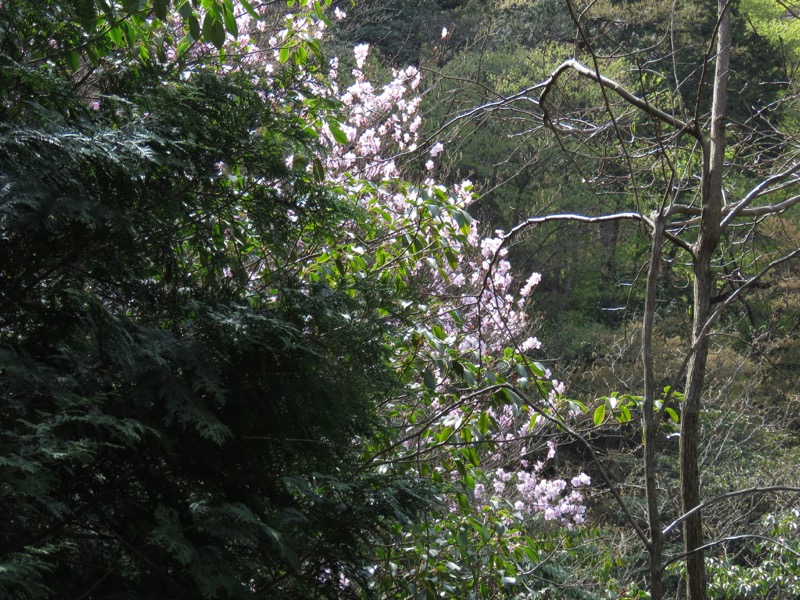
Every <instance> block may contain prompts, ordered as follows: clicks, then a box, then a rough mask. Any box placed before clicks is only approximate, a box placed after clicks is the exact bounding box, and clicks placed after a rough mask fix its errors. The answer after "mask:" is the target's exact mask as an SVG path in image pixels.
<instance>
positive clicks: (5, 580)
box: [0, 0, 420, 598]
mask: <svg viewBox="0 0 800 600" xmlns="http://www.w3.org/2000/svg"><path fill="white" fill-rule="evenodd" d="M9 4H11V6H9ZM78 4H80V3H78ZM83 4H86V5H88V6H89V8H90V9H91V4H92V3H88V2H85V3H83ZM64 6H69V3H66V2H65V3H44V2H42V3H40V2H38V1H37V2H34V1H33V0H31V1H30V2H15V3H0V48H1V49H2V53H1V54H0V61H1V62H0V95H1V96H0V515H2V516H0V596H2V597H8V598H50V597H53V598H55V597H57V598H199V597H203V598H237V597H244V596H247V597H253V596H255V597H267V598H317V597H330V598H339V597H345V595H346V593H347V592H346V591H345V589H351V588H352V585H349V586H348V587H347V588H345V587H342V586H343V585H344V584H343V582H347V581H353V582H354V581H358V580H359V578H360V577H362V576H363V575H364V574H363V573H361V572H360V571H359V570H358V565H359V564H361V563H360V561H359V559H360V554H361V552H363V551H364V549H365V548H366V547H367V542H368V541H369V540H370V539H373V540H374V539H375V536H378V535H380V532H381V530H382V525H388V524H390V523H396V522H397V521H398V519H399V520H402V519H403V518H405V515H406V514H407V513H408V512H409V511H413V510H414V509H415V507H416V506H418V505H419V503H420V500H418V496H417V495H415V493H414V490H413V488H412V487H409V486H408V485H406V484H405V483H403V482H402V481H398V480H390V479H389V478H388V477H380V478H379V477H378V476H376V475H370V474H368V473H364V474H361V473H359V470H358V469H357V468H356V467H357V464H358V450H357V444H355V443H354V441H357V440H358V439H360V438H363V437H365V436H367V435H373V434H374V433H375V431H376V427H377V421H376V419H375V416H374V406H375V399H376V398H380V397H381V396H382V395H384V394H386V393H387V392H388V390H389V389H390V383H389V382H390V380H391V379H390V378H389V377H388V375H387V370H386V363H387V361H386V356H385V351H384V350H383V348H384V347H385V344H383V340H384V336H385V335H386V331H385V330H384V328H383V327H382V326H381V325H380V323H379V322H378V321H377V320H376V319H369V318H363V316H364V315H369V314H372V313H373V312H374V311H373V308H374V306H372V303H375V302H378V301H379V299H380V295H381V294H382V293H383V292H382V291H381V290H379V289H372V290H370V289H368V287H367V286H366V285H365V284H364V283H363V282H355V281H346V280H344V278H342V281H339V282H338V283H337V285H336V286H335V287H334V286H331V285H329V284H328V283H325V282H322V281H319V280H317V281H311V280H308V279H304V278H302V277H301V276H300V275H299V273H298V271H297V269H295V268H293V266H292V265H293V256H292V252H293V251H295V250H296V246H295V243H294V242H295V241H296V240H298V239H300V238H302V239H303V240H304V241H305V243H308V242H314V241H316V242H317V243H319V244H323V243H324V242H325V240H326V236H328V235H330V234H331V232H333V231H336V230H337V228H339V227H340V226H341V224H342V223H343V222H345V221H347V222H349V223H352V222H353V221H357V220H358V219H359V214H358V212H357V209H355V208H353V206H352V205H350V206H347V207H345V206H344V205H342V204H341V202H340V201H339V200H337V199H336V196H335V195H334V194H332V193H331V192H330V191H329V190H328V189H326V187H325V186H324V185H323V184H322V183H321V181H320V180H319V178H317V177H315V175H314V173H311V172H309V170H306V169H305V168H304V166H305V165H300V166H298V167H295V168H289V167H287V162H286V161H285V158H284V152H283V149H284V148H285V147H286V146H287V145H291V146H292V147H293V148H295V149H296V148H302V147H304V146H310V145H312V144H313V143H315V142H314V139H311V138H310V137H309V134H308V133H307V129H306V128H305V126H304V125H305V123H304V122H303V121H302V120H301V119H297V118H294V117H293V116H292V110H291V106H289V107H288V108H287V110H286V111H284V112H278V111H275V110H274V109H273V107H274V103H271V102H270V99H271V98H272V99H274V97H275V95H276V94H283V95H284V96H285V97H286V98H291V97H292V95H291V81H290V79H286V80H285V81H283V82H282V83H281V84H280V85H283V86H284V87H283V88H281V89H279V83H276V84H275V88H276V89H263V88H261V89H259V84H258V82H256V81H254V80H253V79H252V78H250V77H249V76H247V75H246V74H245V73H243V72H240V73H237V72H235V71H231V72H230V73H227V74H225V73H222V72H219V71H218V70H215V71H214V72H210V71H211V68H210V67H209V73H207V74H204V73H203V69H202V68H201V67H197V66H195V67H194V71H193V76H192V77H191V78H187V77H183V76H182V75H181V70H180V69H174V68H173V69H172V70H170V69H168V68H165V67H159V66H157V65H155V66H154V65H151V66H144V67H143V66H140V67H138V68H136V69H128V68H126V67H125V63H124V61H122V62H116V63H115V62H113V61H112V60H110V59H109V60H107V61H106V62H104V61H103V60H102V59H101V60H99V62H98V64H99V67H98V68H93V69H91V72H92V74H93V75H92V80H91V82H89V83H90V84H91V86H89V84H88V83H87V82H85V81H79V80H77V79H76V77H75V73H76V71H75V70H74V67H75V65H74V64H70V62H71V61H72V60H73V57H72V56H70V55H69V54H68V53H63V54H59V49H60V48H62V44H63V47H66V46H67V45H68V44H73V46H74V37H75V35H76V34H75V29H73V28H72V27H70V26H68V25H65V22H66V23H67V24H68V21H64V20H63V18H64V16H65V14H66V13H64V12H63V11H64V10H65V9H64ZM78 8H81V7H78ZM83 8H84V9H85V8H86V7H83ZM59 10H60V11H62V12H60V13H59V12H58V11H59ZM58 15H60V18H59V17H58ZM59 36H61V37H59ZM46 40H52V43H50V44H49V46H48V48H50V49H51V50H52V51H51V52H50V53H49V55H48V54H47V53H46V52H44V51H43V49H42V48H40V47H36V46H37V44H43V43H45V41H46ZM88 43H89V42H87V44H88ZM84 47H86V46H84ZM46 56H47V57H46ZM91 58H92V59H93V60H94V59H96V57H91ZM80 60H82V61H84V60H86V59H85V57H84V58H80ZM88 95H91V96H92V97H93V98H98V99H99V102H95V103H93V102H92V101H91V99H90V98H88ZM297 101H298V102H299V101H301V100H297ZM286 102H290V100H286ZM304 106H305V108H306V110H307V108H308V106H307V104H306V105H304ZM244 175H246V176H244ZM256 181H257V182H258V185H254V184H253V182H256ZM328 281H330V280H328ZM358 286H360V287H358ZM356 288H358V289H356ZM344 325H346V327H344Z"/></svg>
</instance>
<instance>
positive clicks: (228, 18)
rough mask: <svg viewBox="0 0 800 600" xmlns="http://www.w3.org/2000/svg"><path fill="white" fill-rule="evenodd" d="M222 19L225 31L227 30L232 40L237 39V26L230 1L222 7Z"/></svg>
mask: <svg viewBox="0 0 800 600" xmlns="http://www.w3.org/2000/svg"><path fill="white" fill-rule="evenodd" d="M222 19H223V20H224V21H225V29H227V30H228V33H230V34H231V35H232V36H233V37H234V38H238V37H239V26H238V24H237V23H236V17H235V16H234V14H233V6H232V5H231V2H230V0H227V1H226V2H225V4H224V6H223V7H222Z"/></svg>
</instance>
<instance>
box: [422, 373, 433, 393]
mask: <svg viewBox="0 0 800 600" xmlns="http://www.w3.org/2000/svg"><path fill="white" fill-rule="evenodd" d="M422 380H423V381H424V382H425V387H427V388H428V389H429V390H431V391H433V390H435V389H436V376H435V375H434V374H433V373H432V372H431V370H430V369H425V371H424V372H423V373H422Z"/></svg>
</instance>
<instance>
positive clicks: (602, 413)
mask: <svg viewBox="0 0 800 600" xmlns="http://www.w3.org/2000/svg"><path fill="white" fill-rule="evenodd" d="M605 419H606V404H605V402H603V404H601V405H600V406H598V407H597V408H595V409H594V416H593V417H592V420H593V421H594V424H595V425H597V426H599V425H601V424H602V423H603V421H605Z"/></svg>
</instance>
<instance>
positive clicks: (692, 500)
mask: <svg viewBox="0 0 800 600" xmlns="http://www.w3.org/2000/svg"><path fill="white" fill-rule="evenodd" d="M729 8H730V6H729V1H728V0H718V3H717V14H718V19H719V21H718V30H717V61H716V68H715V72H714V80H713V104H712V108H711V131H710V134H709V139H708V143H707V144H703V179H702V206H701V213H700V236H699V238H698V240H697V242H696V243H695V244H694V246H693V248H692V253H693V255H694V257H693V258H694V266H693V269H694V286H693V287H694V297H693V320H692V348H693V354H692V356H691V358H690V360H689V364H688V369H687V373H686V390H685V398H684V402H683V411H682V415H681V445H680V471H681V505H682V509H683V512H684V513H686V512H688V511H691V510H692V509H694V508H695V507H696V506H698V505H699V504H700V474H699V452H698V447H699V439H698V437H699V425H700V409H701V399H702V393H703V384H704V380H705V372H706V362H707V359H708V335H707V331H706V329H705V324H706V321H707V320H708V318H709V316H710V313H711V311H710V307H711V295H712V288H713V283H714V276H713V271H712V268H711V265H712V259H713V255H714V251H715V250H716V248H717V245H718V244H719V238H720V228H721V220H722V201H723V196H722V171H723V167H724V158H725V113H726V108H727V107H726V101H727V88H728V69H729V64H730V48H731V23H730V10H729ZM683 543H684V550H685V552H686V553H687V556H686V596H687V599H688V600H706V598H707V592H706V571H705V557H704V553H703V551H702V550H699V548H700V547H701V546H702V545H703V521H702V516H701V512H700V511H696V512H694V513H692V514H691V515H690V516H689V517H688V518H687V519H686V520H685V521H684V522H683Z"/></svg>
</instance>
